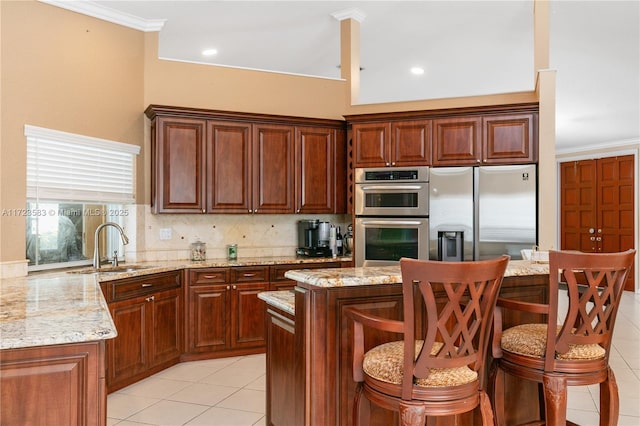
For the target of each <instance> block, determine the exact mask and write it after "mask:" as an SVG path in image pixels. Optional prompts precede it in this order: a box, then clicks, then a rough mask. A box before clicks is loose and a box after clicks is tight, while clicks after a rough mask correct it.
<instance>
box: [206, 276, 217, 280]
mask: <svg viewBox="0 0 640 426" xmlns="http://www.w3.org/2000/svg"><path fill="white" fill-rule="evenodd" d="M204 278H206V279H208V280H210V279H211V278H217V275H205V276H204Z"/></svg>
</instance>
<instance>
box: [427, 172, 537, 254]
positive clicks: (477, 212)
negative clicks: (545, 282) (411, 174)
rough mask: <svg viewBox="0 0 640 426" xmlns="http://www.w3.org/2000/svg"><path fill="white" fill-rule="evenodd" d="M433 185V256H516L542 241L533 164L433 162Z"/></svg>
mask: <svg viewBox="0 0 640 426" xmlns="http://www.w3.org/2000/svg"><path fill="white" fill-rule="evenodd" d="M429 190H430V194H429V240H430V241H429V258H430V259H432V260H460V259H461V260H482V259H489V258H493V257H497V256H499V255H501V254H508V255H510V256H511V259H514V260H515V259H522V256H521V254H520V250H522V249H530V248H532V247H533V246H534V245H536V244H537V238H538V233H537V176H536V166H535V165H534V164H527V165H516V166H481V167H433V168H431V169H430V173H429Z"/></svg>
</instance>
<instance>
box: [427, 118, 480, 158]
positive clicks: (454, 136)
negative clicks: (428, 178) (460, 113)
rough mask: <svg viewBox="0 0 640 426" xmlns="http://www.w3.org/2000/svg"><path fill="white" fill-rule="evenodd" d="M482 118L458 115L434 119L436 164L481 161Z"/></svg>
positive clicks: (434, 155) (434, 156)
mask: <svg viewBox="0 0 640 426" xmlns="http://www.w3.org/2000/svg"><path fill="white" fill-rule="evenodd" d="M481 150H482V118H481V117H456V118H441V119H437V120H433V159H432V164H433V165H434V166H447V165H450V166H461V165H469V164H470V165H476V164H478V163H480V160H481V154H482V153H481Z"/></svg>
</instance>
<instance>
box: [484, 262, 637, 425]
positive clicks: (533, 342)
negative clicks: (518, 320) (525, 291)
mask: <svg viewBox="0 0 640 426" xmlns="http://www.w3.org/2000/svg"><path fill="white" fill-rule="evenodd" d="M634 256H635V250H628V251H626V252H621V253H580V252H567V251H565V252H559V251H551V252H550V253H549V303H548V304H537V303H527V302H519V301H516V300H510V299H503V298H499V299H498V303H497V305H498V306H497V308H496V319H495V321H494V339H493V345H492V352H493V356H494V361H493V363H492V366H491V371H490V374H489V390H488V392H489V395H490V397H491V400H492V402H493V408H494V414H495V420H496V424H497V425H504V424H505V416H504V410H505V395H504V380H505V376H504V375H505V373H508V374H510V375H513V376H515V377H518V378H520V379H523V380H530V381H535V382H538V383H539V384H541V386H542V392H541V394H542V396H544V401H541V406H542V405H543V406H544V413H542V414H543V416H542V417H543V419H542V420H541V421H539V422H535V423H533V424H548V425H551V426H556V425H562V426H564V425H565V424H573V423H571V422H567V421H566V417H567V386H582V385H591V384H596V383H598V384H600V425H601V426H603V425H610V426H614V425H616V424H617V422H618V411H619V405H618V404H619V403H618V387H617V385H616V381H615V376H614V374H613V370H612V369H611V368H610V367H609V353H610V348H611V338H612V336H613V326H614V324H615V319H616V314H617V312H618V306H619V304H620V298H621V297H622V291H623V290H624V283H625V281H626V279H627V277H628V276H629V273H630V271H631V269H632V267H633V260H634ZM561 277H562V278H563V279H564V280H565V281H566V285H567V291H568V308H567V311H566V314H565V315H564V317H563V316H562V315H563V314H564V313H563V312H560V313H559V312H558V287H559V282H560V280H561ZM502 309H516V310H519V311H526V312H533V313H539V314H545V315H546V319H547V321H546V323H543V324H522V325H517V326H515V327H512V328H509V329H507V330H504V331H503V330H502V327H501V319H500V318H501V311H502ZM521 403H525V402H524V401H523V402H521ZM545 420H546V421H545Z"/></svg>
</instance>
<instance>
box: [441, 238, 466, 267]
mask: <svg viewBox="0 0 640 426" xmlns="http://www.w3.org/2000/svg"><path fill="white" fill-rule="evenodd" d="M438 260H443V261H445V262H462V261H463V260H464V232H462V231H438Z"/></svg>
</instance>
